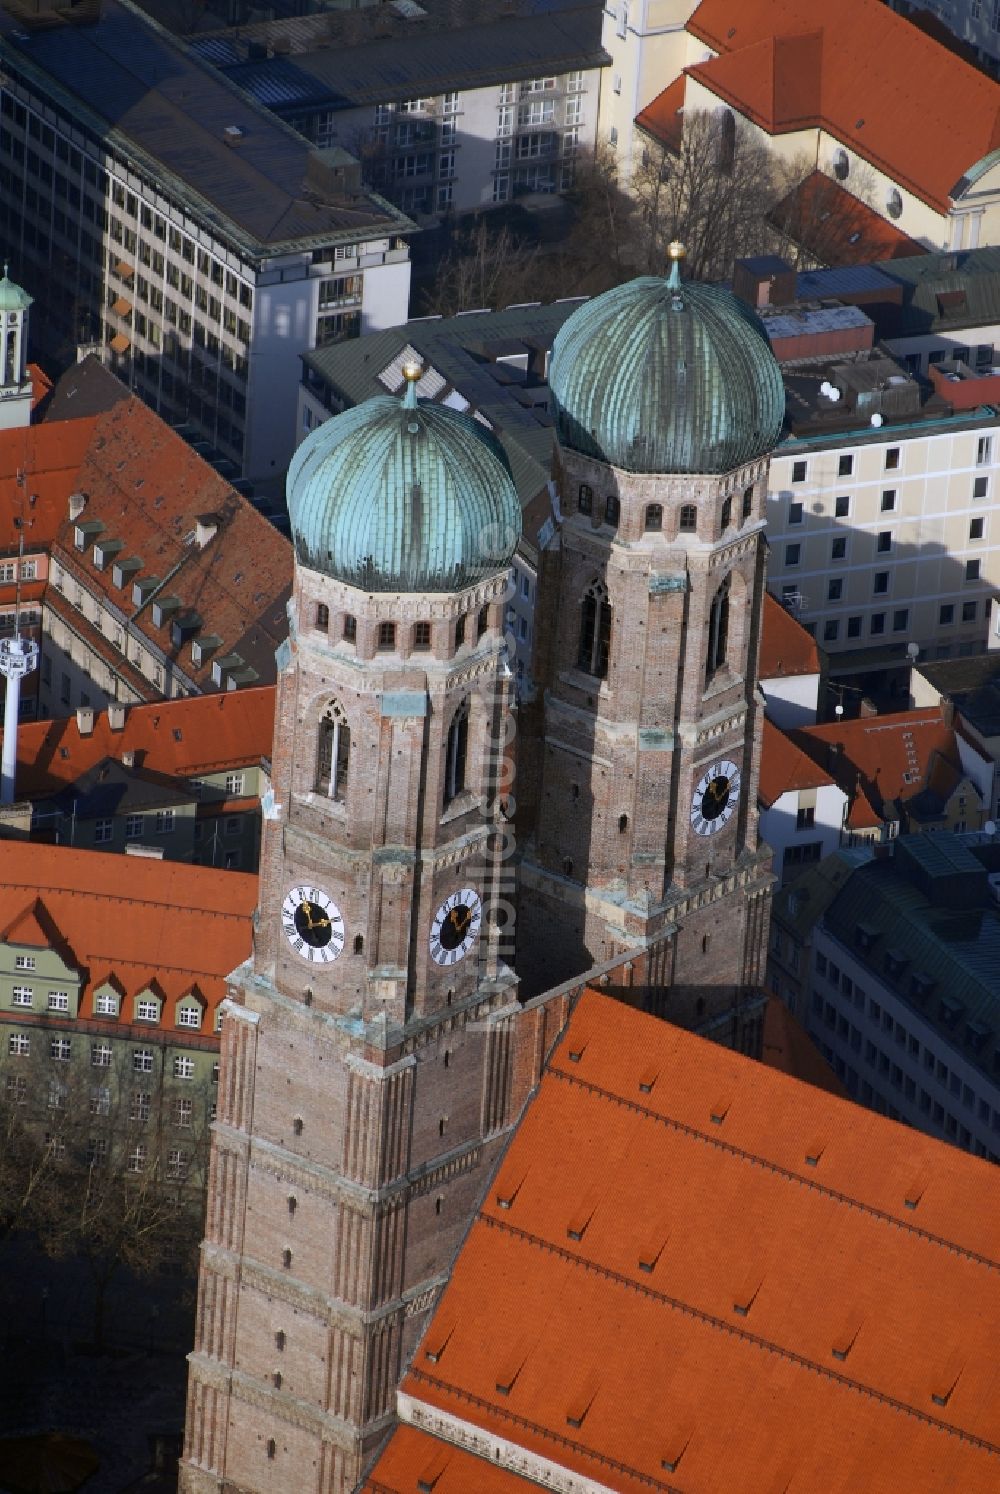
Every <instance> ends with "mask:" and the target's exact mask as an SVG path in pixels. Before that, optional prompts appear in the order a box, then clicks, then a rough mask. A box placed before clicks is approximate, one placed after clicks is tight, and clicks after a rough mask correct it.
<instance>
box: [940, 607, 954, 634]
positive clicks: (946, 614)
mask: <svg viewBox="0 0 1000 1494" xmlns="http://www.w3.org/2000/svg"><path fill="white" fill-rule="evenodd" d="M954 621H955V608H954V607H953V605H952V603H951V602H942V604H941V606H940V607H939V608H938V623H939V624H940V626H941V627H943V628H944V627H947V626H948V624H949V623H953V622H954Z"/></svg>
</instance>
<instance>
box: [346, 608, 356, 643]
mask: <svg viewBox="0 0 1000 1494" xmlns="http://www.w3.org/2000/svg"><path fill="white" fill-rule="evenodd" d="M357 637H358V620H357V618H356V617H352V616H351V614H350V613H349V612H347V613H345V614H344V642H345V643H356V642H357Z"/></svg>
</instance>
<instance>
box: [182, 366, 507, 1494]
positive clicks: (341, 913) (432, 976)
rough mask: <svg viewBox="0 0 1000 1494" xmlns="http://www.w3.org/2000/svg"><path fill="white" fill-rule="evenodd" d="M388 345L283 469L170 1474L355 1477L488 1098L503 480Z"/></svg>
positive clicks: (499, 1054)
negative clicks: (256, 870) (254, 844)
mask: <svg viewBox="0 0 1000 1494" xmlns="http://www.w3.org/2000/svg"><path fill="white" fill-rule="evenodd" d="M406 373H407V378H408V384H407V391H406V397H405V399H403V400H402V401H400V400H398V399H395V398H393V397H390V396H383V397H379V398H377V399H374V400H370V401H368V402H367V403H366V404H364V405H361V406H359V407H357V408H354V409H351V410H348V411H346V412H345V413H344V414H342V415H340V416H337V417H336V418H334V419H332V420H330V421H328V422H327V423H326V424H325V425H323V426H321V427H320V428H319V429H318V430H316V431H314V432H313V433H312V435H311V436H310V437H309V438H308V439H307V440H306V441H305V442H304V443H303V445H302V446H301V447H300V448H299V450H298V452H297V453H296V456H295V458H294V460H293V462H292V465H291V469H290V471H289V477H288V507H289V515H290V518H291V525H292V533H293V538H294V542H295V550H296V567H295V580H294V589H293V595H292V598H291V601H290V603H289V619H290V624H291V637H290V640H289V643H288V645H287V646H286V647H285V648H284V649H283V650H282V652H281V653H280V654H279V666H280V668H279V681H278V691H277V714H276V721H275V736H274V753H273V804H271V806H270V808H269V810H268V811H267V818H266V823H265V836H264V844H263V850H262V856H261V885H260V904H259V909H258V915H257V922H256V932H255V940H254V951H253V955H252V958H251V960H250V961H249V962H248V964H247V965H246V966H245V967H244V968H242V969H241V970H240V971H238V972H237V973H236V975H235V976H234V978H233V982H232V991H231V1000H230V1001H229V1002H228V1003H227V1004H226V1007H225V1013H226V1015H225V1020H224V1023H223V1029H222V1050H223V1058H222V1084H221V1086H220V1095H219V1108H218V1118H217V1124H216V1127H215V1129H214V1133H213V1146H212V1163H211V1175H210V1182H209V1197H208V1212H207V1221H206V1238H205V1241H204V1244H203V1247H202V1260H201V1272H200V1281H199V1298H198V1314H197V1339H196V1347H195V1351H194V1353H193V1354H192V1356H191V1361H190V1383H189V1395H188V1413H187V1427H186V1437H185V1449H184V1457H183V1460H182V1465H181V1488H182V1489H184V1490H187V1491H198V1494H202V1491H214V1494H221V1491H223V1490H225V1491H227V1494H230V1491H232V1494H235V1491H265V1490H266V1491H268V1494H273V1491H275V1490H287V1491H292V1494H339V1491H345V1490H350V1489H353V1488H354V1487H355V1485H356V1483H357V1481H358V1479H359V1477H360V1474H361V1470H362V1466H363V1464H364V1462H365V1460H366V1459H367V1458H368V1457H369V1455H370V1454H371V1453H372V1452H373V1451H374V1449H375V1448H376V1447H377V1445H378V1443H379V1441H380V1440H381V1438H382V1437H383V1435H384V1434H385V1431H386V1430H387V1428H388V1426H389V1425H390V1424H391V1420H392V1413H393V1408H394V1404H395V1390H396V1383H397V1379H398V1377H399V1374H400V1371H401V1367H402V1364H403V1362H404V1361H405V1359H406V1358H407V1357H408V1356H409V1354H410V1352H411V1350H412V1348H413V1346H414V1345H415V1343H416V1341H417V1338H418V1337H419V1335H420V1333H421V1331H422V1329H423V1326H424V1324H425V1321H426V1318H427V1314H428V1312H429V1310H430V1308H431V1307H432V1305H433V1303H434V1301H435V1298H436V1295H437V1292H438V1290H439V1288H440V1286H441V1285H442V1284H443V1282H444V1279H445V1273H446V1270H447V1267H448V1265H449V1263H450V1260H451V1257H452V1255H453V1253H454V1251H455V1249H456V1248H457V1246H458V1243H459V1241H460V1239H461V1237H462V1234H463V1233H464V1230H465V1228H466V1225H467V1222H468V1219H469V1217H470V1215H471V1213H472V1210H473V1207H474V1204H475V1200H476V1198H477V1196H478V1193H479V1191H480V1190H481V1187H482V1185H483V1179H484V1177H485V1174H486V1170H487V1169H488V1168H489V1167H490V1166H491V1164H492V1161H493V1159H494V1157H495V1156H496V1154H497V1150H498V1148H499V1147H500V1146H501V1145H502V1143H503V1141H504V1139H505V1137H506V1134H507V1127H508V1125H509V1123H510V1121H511V1120H512V1119H513V1118H514V1117H513V1116H512V1114H511V1113H510V1112H511V1111H512V1110H513V1108H514V1105H513V1102H512V1100H511V1097H510V1085H511V1074H510V1042H509V1034H510V1026H511V1024H512V1022H513V1014H514V1013H515V1012H516V1010H517V999H516V983H515V979H514V976H513V974H512V973H511V970H510V969H509V967H508V965H507V964H506V963H505V960H504V953H505V951H504V948H503V932H502V928H501V924H502V923H503V912H502V906H501V904H502V899H501V898H500V895H499V894H500V884H499V877H500V869H499V864H498V863H499V856H500V851H501V849H502V843H503V839H504V837H503V835H502V834H501V833H498V823H499V822H498V815H499V811H498V808H497V802H498V801H497V795H498V789H499V788H501V787H502V784H500V783H499V782H498V780H499V779H500V778H501V776H502V775H501V774H500V773H499V771H498V761H499V760H500V759H501V758H502V754H503V751H504V748H505V746H506V740H507V724H508V717H509V712H510V705H511V682H510V671H509V667H508V663H507V657H506V651H505V645H504V641H503V617H504V598H505V591H506V586H507V579H508V574H509V562H510V559H511V557H512V555H513V552H514V548H515V545H516V542H517V538H518V535H519V530H520V506H519V503H518V500H517V494H516V491H515V488H514V484H513V481H512V478H511V474H510V469H509V467H508V464H507V460H506V457H505V455H504V453H503V450H502V448H501V447H500V446H499V444H498V443H497V441H496V440H495V439H494V438H493V437H492V436H491V435H490V434H489V432H488V431H487V430H486V429H484V427H483V426H482V425H480V424H479V423H477V422H476V421H475V420H472V419H470V418H469V417H467V416H464V415H460V414H457V413H456V412H454V411H452V410H449V409H446V408H444V407H442V406H439V405H429V404H420V403H418V400H417V397H416V392H415V391H416V384H415V380H416V379H417V378H418V377H419V369H407V370H406Z"/></svg>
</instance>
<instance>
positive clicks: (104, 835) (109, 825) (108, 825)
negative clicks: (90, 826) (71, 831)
mask: <svg viewBox="0 0 1000 1494" xmlns="http://www.w3.org/2000/svg"><path fill="white" fill-rule="evenodd" d="M114 829H115V822H114V820H95V821H94V845H95V846H103V845H107V843H108V841H110V840H111V839H113V837H114Z"/></svg>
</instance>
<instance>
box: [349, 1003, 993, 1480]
mask: <svg viewBox="0 0 1000 1494" xmlns="http://www.w3.org/2000/svg"><path fill="white" fill-rule="evenodd" d="M998 1239H1000V1170H998V1169H996V1168H995V1167H992V1166H991V1165H990V1164H989V1163H987V1162H986V1161H981V1160H979V1159H978V1158H975V1157H971V1156H969V1155H966V1154H964V1153H962V1152H960V1151H958V1150H957V1149H955V1148H952V1147H949V1146H947V1145H944V1144H943V1143H941V1142H938V1141H935V1140H932V1139H931V1138H930V1137H927V1136H924V1135H921V1134H919V1133H917V1132H915V1131H913V1130H911V1129H910V1128H908V1127H905V1126H902V1125H898V1124H896V1123H895V1122H893V1121H890V1120H888V1119H886V1118H885V1117H883V1116H879V1115H877V1114H875V1113H874V1112H872V1111H868V1110H863V1109H861V1108H859V1107H857V1106H855V1105H853V1104H851V1103H850V1102H848V1101H845V1100H841V1099H837V1098H835V1097H834V1096H832V1095H829V1094H826V1093H824V1092H823V1091H822V1090H819V1089H816V1088H814V1087H813V1086H812V1085H807V1084H801V1083H799V1082H798V1081H796V1080H794V1079H790V1078H788V1077H787V1076H785V1075H784V1074H780V1073H777V1072H775V1071H774V1070H772V1069H769V1068H767V1067H766V1066H764V1065H761V1064H758V1063H756V1062H755V1061H754V1060H752V1059H748V1058H745V1057H742V1056H741V1055H739V1054H736V1053H733V1052H730V1051H728V1050H726V1049H724V1048H722V1047H720V1046H717V1045H715V1044H712V1043H709V1042H707V1041H705V1040H703V1039H701V1038H698V1037H695V1036H693V1035H692V1034H690V1033H687V1032H683V1031H681V1030H680V1029H678V1028H676V1027H673V1026H671V1025H670V1024H668V1023H666V1022H663V1021H659V1020H657V1019H655V1018H653V1017H650V1016H647V1015H645V1014H643V1013H640V1012H637V1011H634V1010H630V1009H628V1008H623V1007H622V1006H620V1005H618V1004H616V1003H615V1002H613V1001H611V1000H609V999H607V998H605V997H603V996H599V995H597V994H596V993H594V992H592V991H588V992H586V993H585V994H584V995H583V997H582V998H581V1000H580V1002H579V1004H578V1006H577V1008H576V1011H575V1013H574V1015H573V1017H572V1019H571V1021H570V1023H569V1026H568V1028H567V1030H566V1033H565V1035H564V1037H563V1040H562V1041H561V1043H560V1044H559V1046H558V1048H557V1049H556V1051H555V1053H554V1055H553V1057H552V1060H551V1062H550V1064H549V1066H548V1068H547V1070H546V1072H545V1074H544V1076H543V1078H542V1082H541V1085H540V1087H539V1090H538V1092H537V1094H536V1096H535V1098H534V1100H533V1101H532V1102H531V1104H530V1106H529V1108H528V1110H527V1112H526V1114H525V1116H524V1118H523V1120H522V1122H521V1124H520V1127H519V1129H518V1131H517V1133H516V1135H515V1137H514V1139H513V1141H512V1143H511V1145H510V1148H509V1150H508V1152H507V1154H506V1156H505V1158H504V1159H503V1162H502V1163H501V1165H500V1168H499V1171H498V1173H497V1175H496V1177H495V1180H494V1181H493V1182H492V1183H491V1185H490V1187H489V1190H488V1193H487V1195H486V1197H485V1198H484V1200H483V1203H482V1206H481V1208H480V1210H479V1213H478V1216H477V1218H476V1220H475V1222H474V1224H473V1226H472V1229H471V1232H470V1234H469V1235H468V1237H467V1239H466V1242H465V1244H464V1246H463V1247H462V1250H461V1252H460V1254H459V1256H458V1259H457V1262H456V1264H455V1267H454V1270H453V1272H452V1277H451V1281H450V1283H449V1285H448V1286H447V1287H446V1289H445V1291H444V1294H443V1296H442V1298H441V1301H440V1304H439V1305H438V1308H437V1310H436V1312H435V1314H434V1317H433V1319H432V1321H431V1324H430V1326H429V1327H428V1329H427V1330H426V1332H425V1334H424V1337H423V1339H422V1341H421V1343H420V1345H419V1346H418V1348H417V1351H416V1353H415V1355H414V1358H413V1361H412V1366H411V1368H410V1370H409V1372H408V1373H407V1374H406V1376H405V1378H404V1380H403V1383H402V1386H401V1389H400V1395H399V1408H400V1414H401V1416H402V1418H403V1419H404V1420H407V1421H408V1420H417V1419H419V1421H420V1424H421V1426H422V1428H423V1429H424V1430H425V1431H432V1432H434V1433H435V1434H436V1435H437V1436H438V1437H439V1438H440V1439H441V1440H442V1442H446V1441H450V1442H458V1441H461V1442H462V1443H463V1445H464V1446H465V1447H467V1448H468V1447H470V1446H476V1445H477V1444H478V1446H479V1447H480V1448H482V1449H483V1450H484V1451H487V1455H488V1456H491V1455H492V1450H493V1449H494V1448H495V1447H496V1446H499V1445H502V1443H503V1442H506V1443H508V1444H513V1449H512V1450H511V1451H510V1452H509V1453H508V1454H507V1456H506V1457H505V1456H504V1455H503V1454H501V1457H500V1459H498V1461H500V1462H505V1461H510V1462H511V1463H512V1465H513V1466H514V1467H516V1468H518V1470H519V1471H520V1472H521V1473H522V1474H523V1475H525V1476H526V1477H529V1478H530V1477H531V1473H532V1463H531V1460H532V1459H533V1458H537V1459H540V1460H541V1459H544V1460H547V1461H549V1462H550V1463H552V1462H554V1463H557V1464H559V1465H561V1466H562V1467H564V1468H566V1469H568V1470H570V1471H571V1472H572V1473H573V1474H575V1475H577V1476H578V1477H579V1478H581V1479H590V1480H593V1482H594V1484H595V1485H597V1486H599V1487H605V1488H613V1489H615V1490H616V1491H618V1494H639V1491H642V1494H647V1491H648V1490H649V1489H650V1488H664V1489H667V1488H674V1487H680V1488H684V1489H690V1490H692V1491H695V1490H716V1489H726V1490H728V1491H732V1494H741V1491H746V1494H749V1491H760V1490H763V1489H769V1490H770V1489H774V1490H779V1489H780V1490H782V1491H784V1490H786V1489H797V1488H800V1489H802V1490H818V1489H822V1490H823V1491H824V1494H847V1491H854V1490H857V1489H859V1488H866V1489H874V1488H883V1487H884V1488H887V1489H888V1488H890V1487H891V1488H905V1489H907V1490H909V1491H913V1494H930V1491H932V1490H933V1491H936V1490H940V1489H943V1488H960V1489H962V1490H963V1494H987V1491H992V1490H994V1489H995V1487H996V1467H997V1462H996V1460H997V1455H998V1451H1000V1424H998V1412H997V1407H998V1405H1000V1394H998V1392H1000V1378H998V1370H997V1366H996V1358H995V1337H996V1325H997V1323H998V1322H1000V1257H998V1253H997V1241H998ZM522 1450H523V1451H522ZM671 1475H674V1476H673V1477H672V1476H671ZM378 1480H379V1469H378V1467H376V1469H375V1470H374V1472H373V1474H372V1482H373V1484H374V1485H375V1487H376V1488H377V1486H378ZM473 1487H474V1485H473Z"/></svg>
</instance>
